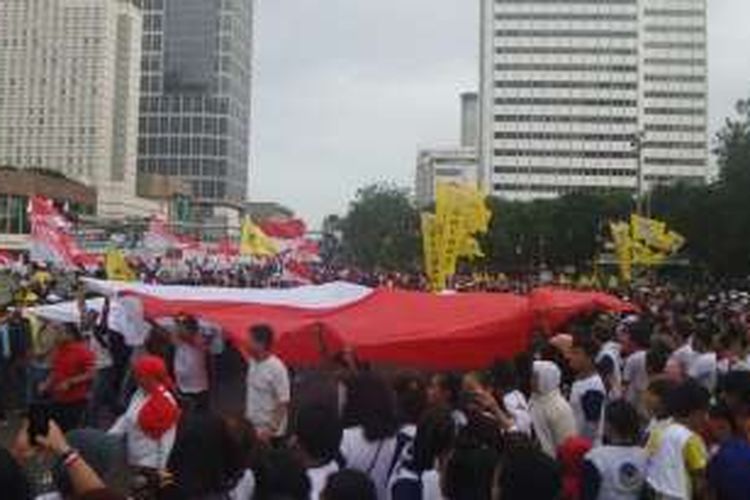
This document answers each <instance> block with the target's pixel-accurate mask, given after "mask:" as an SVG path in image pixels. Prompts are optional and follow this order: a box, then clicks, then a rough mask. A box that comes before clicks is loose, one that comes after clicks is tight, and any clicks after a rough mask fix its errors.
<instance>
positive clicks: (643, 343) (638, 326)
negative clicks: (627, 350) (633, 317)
mask: <svg viewBox="0 0 750 500" xmlns="http://www.w3.org/2000/svg"><path fill="white" fill-rule="evenodd" d="M651 333H652V325H651V322H650V321H648V320H646V319H639V320H638V321H636V322H635V323H632V324H630V325H629V326H628V337H630V340H631V342H633V343H634V344H635V345H637V346H638V347H640V348H641V349H647V348H648V346H649V344H650V343H651Z"/></svg>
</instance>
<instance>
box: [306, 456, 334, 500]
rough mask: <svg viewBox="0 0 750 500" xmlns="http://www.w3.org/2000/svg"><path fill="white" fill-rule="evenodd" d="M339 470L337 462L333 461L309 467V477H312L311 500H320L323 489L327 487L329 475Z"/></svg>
mask: <svg viewBox="0 0 750 500" xmlns="http://www.w3.org/2000/svg"><path fill="white" fill-rule="evenodd" d="M338 471H339V466H338V465H337V464H336V462H334V461H331V462H328V463H327V464H325V465H323V466H321V467H315V468H312V469H307V477H308V478H309V479H310V500H318V499H319V498H320V494H321V493H323V489H325V487H326V481H328V476H330V475H331V474H335V473H337V472H338Z"/></svg>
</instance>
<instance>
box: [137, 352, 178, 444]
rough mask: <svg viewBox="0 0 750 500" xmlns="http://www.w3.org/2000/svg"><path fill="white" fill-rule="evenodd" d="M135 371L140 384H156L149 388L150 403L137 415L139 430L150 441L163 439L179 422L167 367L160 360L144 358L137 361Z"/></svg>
mask: <svg viewBox="0 0 750 500" xmlns="http://www.w3.org/2000/svg"><path fill="white" fill-rule="evenodd" d="M133 371H134V372H135V375H136V377H138V379H139V380H150V381H152V382H153V384H149V387H148V391H149V395H148V399H146V402H145V403H144V404H143V406H142V407H141V410H140V412H138V426H139V427H140V428H141V430H142V431H143V433H144V434H146V435H147V436H149V437H150V438H152V439H160V438H161V437H162V436H163V435H164V434H165V433H166V432H167V431H168V430H170V429H172V428H173V427H174V426H175V425H177V421H178V420H179V419H180V407H179V405H178V404H177V401H176V400H175V398H174V396H173V395H172V394H171V393H170V390H171V389H172V388H173V387H174V383H173V382H172V379H171V377H170V376H169V372H168V371H167V365H166V364H165V363H164V360H163V359H162V358H160V357H158V356H152V355H145V356H141V357H140V358H138V359H137V360H136V361H135V363H134V364H133ZM144 389H145V388H144Z"/></svg>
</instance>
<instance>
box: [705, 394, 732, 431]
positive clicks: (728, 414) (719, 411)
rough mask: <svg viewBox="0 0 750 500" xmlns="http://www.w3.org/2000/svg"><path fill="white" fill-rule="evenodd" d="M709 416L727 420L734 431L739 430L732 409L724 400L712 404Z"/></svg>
mask: <svg viewBox="0 0 750 500" xmlns="http://www.w3.org/2000/svg"><path fill="white" fill-rule="evenodd" d="M708 416H709V417H710V418H712V419H715V420H726V421H727V423H728V424H729V427H730V428H731V429H732V432H735V431H736V430H737V426H736V425H735V424H736V422H735V420H734V415H733V414H732V410H731V409H730V408H729V405H727V404H726V403H725V402H724V401H719V402H717V403H714V404H713V405H711V408H709V410H708Z"/></svg>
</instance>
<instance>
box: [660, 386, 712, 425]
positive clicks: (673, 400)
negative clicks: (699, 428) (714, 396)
mask: <svg viewBox="0 0 750 500" xmlns="http://www.w3.org/2000/svg"><path fill="white" fill-rule="evenodd" d="M710 402H711V394H709V392H708V390H706V388H705V387H703V386H702V385H700V384H699V383H698V382H696V381H694V380H690V379H688V380H686V381H685V382H682V383H681V384H679V385H678V386H677V387H676V388H675V389H674V390H673V391H672V392H671V393H670V396H669V397H668V398H667V408H669V413H670V415H671V416H673V417H676V418H687V417H689V416H690V414H691V413H693V412H695V411H700V410H708V408H709V406H710Z"/></svg>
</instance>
